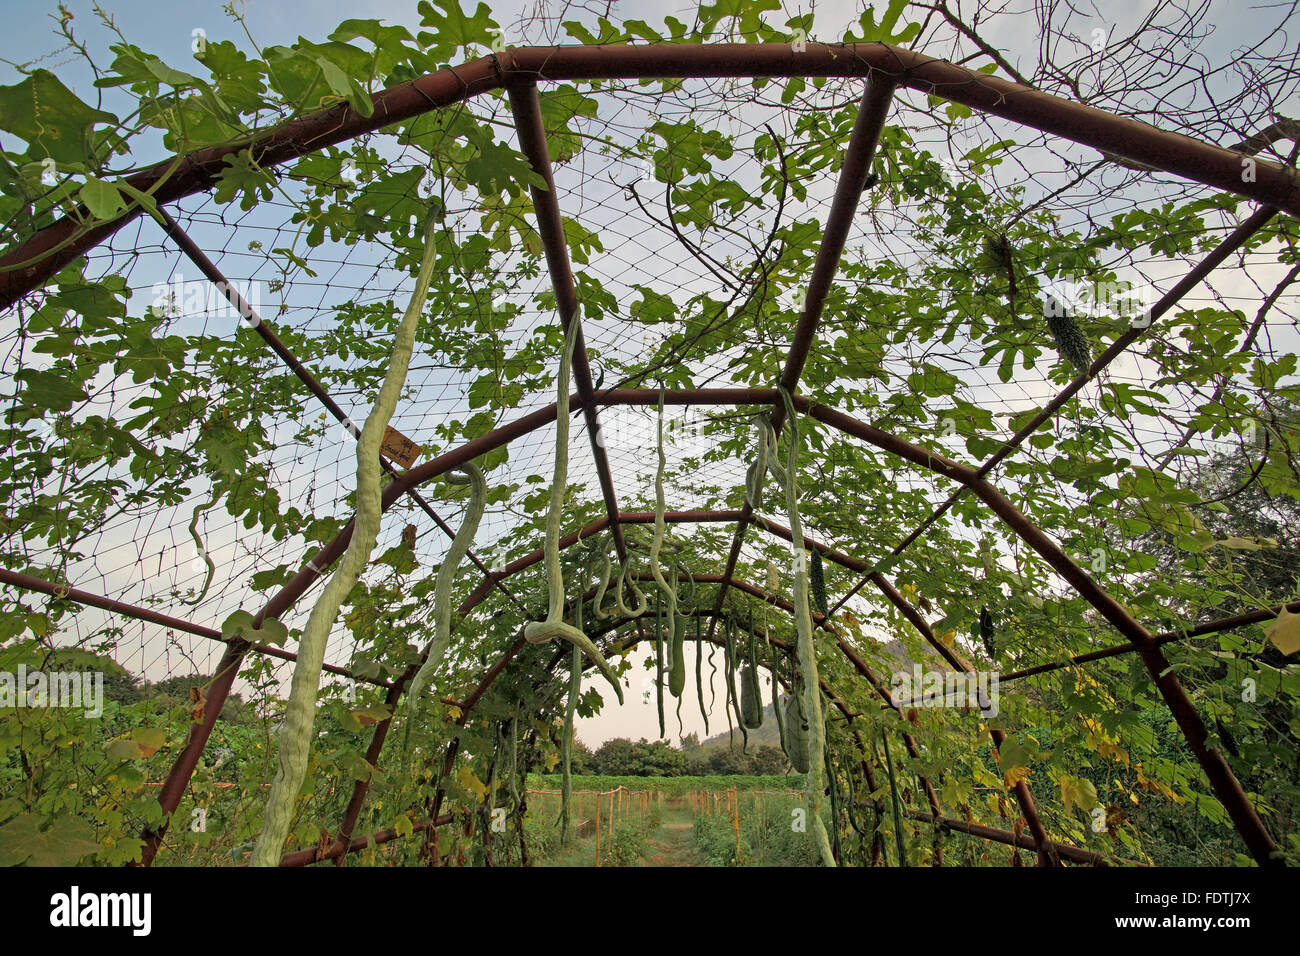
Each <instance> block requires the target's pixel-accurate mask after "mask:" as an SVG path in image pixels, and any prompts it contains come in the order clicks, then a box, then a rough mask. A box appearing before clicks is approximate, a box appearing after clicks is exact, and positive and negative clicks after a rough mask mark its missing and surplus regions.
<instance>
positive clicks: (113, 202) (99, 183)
mask: <svg viewBox="0 0 1300 956" xmlns="http://www.w3.org/2000/svg"><path fill="white" fill-rule="evenodd" d="M77 195H78V196H80V197H81V201H82V202H84V203H85V204H86V208H87V209H89V210H90V214H91V215H92V216H94V217H95V218H96V219H103V220H105V221H108V220H111V219H116V218H117V216H118V214H119V213H121V212H123V211H124V210H125V209H126V203H125V202H124V201H123V199H122V194H121V192H119V191H118V188H117V187H116V186H115V185H113V184H112V183H109V182H105V181H104V180H102V179H96V178H95V177H93V176H91V177H90V178H88V179H87V180H86V185H84V186H82V187H81V192H79V193H78V194H77Z"/></svg>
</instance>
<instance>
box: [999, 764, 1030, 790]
mask: <svg viewBox="0 0 1300 956" xmlns="http://www.w3.org/2000/svg"><path fill="white" fill-rule="evenodd" d="M1032 772H1033V771H1031V770H1030V769H1029V768H1028V767H1008V768H1007V770H1006V773H1004V774H1003V775H1002V783H1003V785H1004V786H1005V787H1006V788H1007V789H1008V790H1010V789H1011V788H1012V787H1014V786H1015V785H1016V784H1018V783H1019V782H1020V781H1022V780H1028V779H1029V775H1030V774H1031V773H1032Z"/></svg>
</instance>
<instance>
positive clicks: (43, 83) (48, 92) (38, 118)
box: [0, 70, 118, 163]
mask: <svg viewBox="0 0 1300 956" xmlns="http://www.w3.org/2000/svg"><path fill="white" fill-rule="evenodd" d="M117 124H118V119H117V117H116V116H114V115H113V114H112V113H106V112H104V111H103V110H97V109H94V108H93V107H90V106H87V105H86V104H85V103H83V102H82V101H81V100H80V99H78V98H77V96H76V94H74V93H73V92H72V91H71V90H69V89H68V88H67V87H66V86H64V85H63V84H62V83H61V82H59V80H58V78H57V77H55V76H54V74H53V73H50V72H49V71H48V70H36V71H34V72H33V73H32V74H31V76H29V77H27V79H25V80H23V81H22V82H21V83H19V84H17V85H15V86H0V129H2V130H4V131H5V132H7V133H12V134H13V135H15V136H17V137H18V138H19V139H21V140H23V141H25V142H26V143H27V144H28V146H29V149H28V151H27V152H28V155H29V156H31V157H32V158H33V159H39V158H41V157H43V156H48V157H50V158H51V159H53V160H55V161H57V162H60V163H76V162H80V161H82V160H90V159H93V158H94V149H93V142H94V128H95V127H96V126H116V125H117Z"/></svg>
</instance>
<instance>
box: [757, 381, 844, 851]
mask: <svg viewBox="0 0 1300 956" xmlns="http://www.w3.org/2000/svg"><path fill="white" fill-rule="evenodd" d="M780 392H781V400H782V402H784V404H785V414H786V419H787V420H788V422H789V425H790V442H789V446H788V450H787V457H786V466H785V469H784V475H783V476H782V477H784V479H785V500H786V507H787V509H788V510H789V512H790V538H791V543H790V552H791V556H792V557H793V559H794V593H793V595H792V596H793V598H794V610H795V624H796V626H797V629H798V636H799V640H798V647H799V673H800V676H802V677H803V681H804V713H805V716H806V717H807V719H808V776H807V780H808V807H809V810H810V811H811V816H812V819H813V832H814V834H815V835H816V837H817V848H818V850H820V852H821V857H822V862H823V863H825V864H826V865H827V866H834V865H835V858H834V856H833V855H832V853H831V845H830V838H829V835H828V834H827V832H826V826H825V824H824V823H823V822H822V818H821V804H822V769H823V768H822V761H823V758H822V748H823V740H822V738H823V737H824V735H825V723H824V721H823V719H822V705H821V687H820V684H819V681H818V679H817V651H816V647H815V646H814V644H813V626H812V611H811V610H810V608H809V606H808V562H807V561H806V560H805V559H804V548H803V523H802V522H801V521H800V518H799V492H798V489H797V488H796V487H795V476H796V474H797V472H798V468H799V420H798V417H797V415H796V413H795V408H794V400H793V399H792V398H791V397H790V392H789V391H788V390H787V389H786V388H785V387H784V386H782V387H781V388H780ZM772 457H773V458H775V457H776V456H775V455H773V456H772Z"/></svg>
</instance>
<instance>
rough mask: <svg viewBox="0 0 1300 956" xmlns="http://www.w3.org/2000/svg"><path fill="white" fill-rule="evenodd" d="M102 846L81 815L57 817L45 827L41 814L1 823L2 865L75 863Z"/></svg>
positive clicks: (0, 846) (69, 864)
mask: <svg viewBox="0 0 1300 956" xmlns="http://www.w3.org/2000/svg"><path fill="white" fill-rule="evenodd" d="M100 849H101V847H100V845H99V843H98V842H97V841H96V840H95V830H94V827H92V826H91V825H90V823H89V822H87V821H86V820H83V819H82V818H80V817H75V816H71V815H69V816H63V817H56V818H55V819H54V821H53V822H52V823H51V824H50V825H49V827H48V828H46V829H44V830H42V829H41V818H40V817H39V816H37V815H36V814H34V813H24V814H22V815H21V816H18V817H15V818H14V819H12V820H10V821H9V822H8V823H6V824H5V825H4V826H0V866H22V865H23V864H27V865H29V866H72V865H73V864H75V863H79V862H81V860H83V859H85V858H86V857H88V856H90V855H92V854H94V853H97V852H99V850H100Z"/></svg>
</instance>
